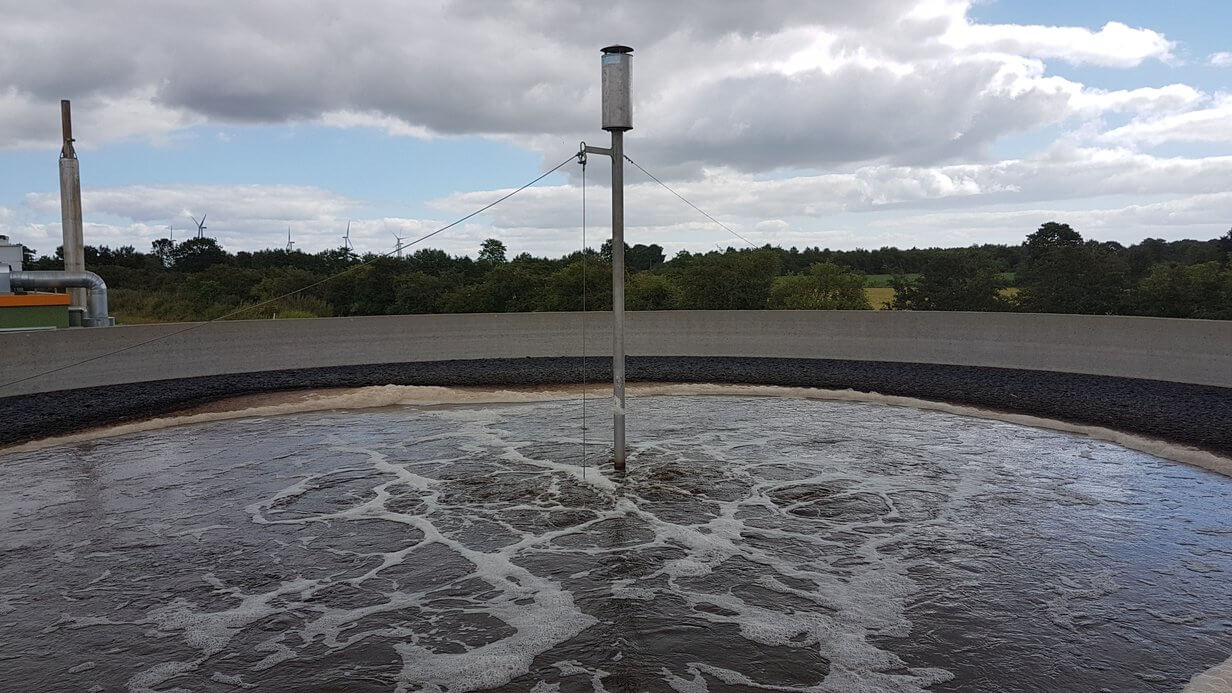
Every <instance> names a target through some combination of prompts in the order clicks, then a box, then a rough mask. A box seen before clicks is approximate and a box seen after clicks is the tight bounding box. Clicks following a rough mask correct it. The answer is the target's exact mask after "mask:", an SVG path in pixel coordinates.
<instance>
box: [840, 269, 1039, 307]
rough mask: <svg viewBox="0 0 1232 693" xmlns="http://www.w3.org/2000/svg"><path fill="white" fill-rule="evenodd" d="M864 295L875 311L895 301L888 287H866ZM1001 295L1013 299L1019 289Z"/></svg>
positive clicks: (892, 290) (1010, 289)
mask: <svg viewBox="0 0 1232 693" xmlns="http://www.w3.org/2000/svg"><path fill="white" fill-rule="evenodd" d="M870 276H881V275H870ZM864 295H865V296H867V297H868V302H869V304H871V305H872V306H873V310H884V309H885V304H887V303H889V302H890V301H893V300H894V289H891V288H890V287H888V286H866V287H864ZM1001 295H1002V296H1004V297H1006V298H1013V297H1015V296H1017V295H1018V287H1016V286H1011V287H1009V288H1008V289H1001Z"/></svg>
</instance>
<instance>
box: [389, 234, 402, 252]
mask: <svg viewBox="0 0 1232 693" xmlns="http://www.w3.org/2000/svg"><path fill="white" fill-rule="evenodd" d="M390 233H393V235H394V238H395V239H396V240H397V241H398V244H397V245H395V246H394V250H396V251H397V252H398V257H399V258H401V257H402V239H403V238H404V237H403V236H399V235H398V234H396V233H394V232H393V231H390Z"/></svg>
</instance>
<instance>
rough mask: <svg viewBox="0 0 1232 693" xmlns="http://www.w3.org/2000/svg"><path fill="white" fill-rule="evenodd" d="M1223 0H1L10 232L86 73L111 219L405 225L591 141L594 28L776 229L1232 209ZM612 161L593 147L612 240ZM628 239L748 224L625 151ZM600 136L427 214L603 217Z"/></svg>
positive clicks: (688, 148)
mask: <svg viewBox="0 0 1232 693" xmlns="http://www.w3.org/2000/svg"><path fill="white" fill-rule="evenodd" d="M1228 26H1232V3H1230V2H1227V1H1226V0H1174V1H1173V2H1166V3H1165V2H1158V0H1150V1H1147V0H1116V1H1112V0H1083V1H1082V2H1073V1H1072V0H983V1H976V2H972V1H970V0H864V1H862V2H845V1H843V2H839V1H838V0H826V1H817V2H798V1H797V0H677V1H676V2H672V3H663V2H660V1H659V0H625V1H623V2H611V3H602V4H601V3H582V2H578V1H574V2H566V1H563V0H559V1H552V2H548V1H546V0H542V1H536V0H524V1H522V2H516V3H509V2H505V3H498V2H489V1H487V0H442V1H439V2H418V3H406V2H399V1H396V0H387V1H386V0H357V1H355V2H345V3H344V2H330V3H325V2H292V1H291V0H268V1H267V0H253V1H250V2H244V3H199V2H190V1H188V0H165V1H161V2H153V1H136V0H111V1H109V2H106V3H78V2H69V1H59V0H41V1H40V2H29V1H28V0H0V234H7V235H8V236H10V238H11V239H12V240H13V241H15V242H19V243H23V244H25V245H27V246H29V247H33V248H35V249H37V250H38V251H39V252H40V253H50V252H53V251H54V249H55V247H56V246H57V245H59V243H60V241H59V239H60V233H61V232H60V211H59V192H58V185H59V183H58V173H57V171H58V168H57V159H58V156H59V151H60V123H59V113H60V109H59V101H60V99H70V100H71V101H72V104H73V121H74V122H73V128H74V136H75V137H76V139H77V142H76V148H77V152H78V157H79V159H80V165H81V177H82V194H83V204H84V209H85V211H84V217H85V237H86V243H88V244H92V245H109V246H112V247H115V246H121V245H132V246H135V247H137V248H138V249H139V250H147V249H148V248H149V246H150V242H151V241H152V240H154V239H156V238H161V237H166V236H167V235H168V233H169V230H170V229H172V228H173V229H174V230H173V233H174V237H175V238H176V239H181V238H186V237H188V236H189V235H191V234H195V228H193V221H192V220H191V219H190V218H189V217H190V216H196V217H197V218H200V217H201V215H202V214H206V215H208V217H207V219H206V226H207V230H206V232H205V233H206V235H209V236H212V237H215V238H217V239H218V240H219V242H220V243H222V244H223V245H224V247H226V248H227V249H229V250H232V251H236V250H255V249H260V248H267V247H284V246H285V245H286V242H287V234H288V229H289V230H290V234H291V239H292V240H293V241H294V243H295V247H296V248H298V249H302V250H306V251H310V252H311V251H318V250H323V249H326V248H334V247H338V246H339V245H341V244H342V242H343V241H342V238H341V237H342V235H343V233H344V232H345V231H346V228H347V226H348V224H350V229H351V230H350V238H351V241H352V243H353V245H354V247H355V248H356V250H358V251H360V252H365V251H372V252H389V251H391V250H392V249H393V248H394V245H395V243H396V241H395V236H399V237H402V238H404V239H406V241H409V240H410V239H414V238H416V237H417V236H419V235H422V234H425V233H428V232H430V231H432V230H435V229H437V228H439V227H441V226H443V225H444V224H447V223H449V222H451V221H453V220H454V219H456V218H458V217H460V216H462V215H464V214H467V213H469V212H471V211H473V210H474V209H476V208H479V207H482V206H483V205H486V204H488V203H489V202H491V201H493V200H495V199H497V198H499V197H500V196H502V195H503V194H505V193H507V192H508V191H509V190H511V189H514V188H517V187H519V186H521V185H522V184H524V183H526V182H528V181H530V180H532V179H534V178H535V177H537V176H539V175H540V174H541V173H543V172H544V171H547V170H550V169H552V168H553V167H554V166H556V165H557V164H559V163H561V162H562V161H566V160H569V159H570V157H571V155H572V154H573V153H574V152H576V150H577V148H578V145H579V142H581V141H586V142H588V143H590V144H592V145H598V146H606V145H607V144H608V135H607V133H605V132H603V131H602V130H601V129H600V123H599V109H600V93H599V86H600V82H599V75H600V63H599V56H600V53H599V49H600V48H601V47H603V46H606V45H610V44H613V43H621V44H625V45H629V46H632V47H633V48H634V53H633V56H634V57H633V62H634V68H633V73H634V78H633V100H634V129H633V130H632V131H630V132H629V133H626V135H625V151H626V153H627V154H628V155H629V156H630V157H631V158H633V159H634V160H636V161H637V162H638V163H639V164H641V165H642V166H644V167H645V168H646V169H647V170H648V171H650V172H651V173H653V174H655V175H656V176H657V177H659V178H660V179H662V180H663V181H664V182H665V183H667V185H669V186H671V187H672V188H673V189H675V190H676V191H677V192H679V193H680V194H681V195H683V196H684V197H686V198H687V199H689V200H690V201H692V202H693V203H695V204H696V205H697V206H698V207H700V208H702V209H704V210H706V211H707V212H708V213H709V214H711V215H712V216H714V217H716V218H718V219H719V220H721V221H723V223H724V224H726V225H728V226H729V227H731V229H733V230H734V231H736V232H737V233H738V234H739V235H741V236H743V237H745V238H747V239H749V240H750V241H752V242H754V243H756V244H763V243H771V244H775V245H781V246H784V247H791V246H797V247H806V246H807V247H812V246H819V247H829V248H836V249H850V248H878V247H883V246H898V247H913V246H916V247H927V246H946V247H950V246H965V245H971V244H977V243H1015V244H1016V243H1019V242H1021V241H1022V240H1023V238H1024V237H1025V236H1026V235H1027V234H1028V233H1030V232H1031V231H1033V230H1034V229H1035V228H1037V227H1038V226H1039V225H1040V224H1042V223H1044V222H1047V221H1054V220H1055V221H1062V222H1067V223H1069V224H1071V225H1072V226H1073V227H1074V228H1075V229H1077V230H1078V231H1079V232H1080V233H1082V234H1083V235H1084V236H1085V237H1088V238H1097V239H1099V240H1115V241H1119V242H1122V243H1132V242H1137V241H1140V240H1142V239H1143V238H1147V237H1151V238H1164V239H1170V240H1171V239H1182V238H1198V239H1207V238H1214V237H1216V236H1219V235H1221V234H1223V233H1224V232H1225V231H1227V230H1228V229H1229V228H1232V39H1229V38H1228V34H1227V32H1226V27H1228ZM609 166H610V164H609V162H608V160H607V159H605V158H603V157H600V156H591V157H590V159H589V164H588V166H587V170H586V196H587V217H586V219H587V224H588V244H589V245H591V246H592V247H595V246H598V244H599V243H600V242H601V241H602V239H603V238H604V237H607V236H609V235H610V227H609V225H608V223H609V220H610V213H611V212H610V206H609V204H608V201H609V199H610V188H609V187H608V178H609ZM626 168H627V171H626V175H625V179H626V193H625V200H626V202H625V218H626V241H627V242H629V243H631V244H632V243H658V244H659V245H661V246H664V248H666V249H667V250H668V253H669V255H670V254H672V253H674V252H676V251H678V250H682V249H687V250H691V251H706V250H711V249H713V248H715V247H716V246H718V247H727V246H734V247H741V246H743V245H744V242H743V241H741V240H739V239H737V238H735V237H733V236H732V235H730V234H729V233H728V232H727V231H725V230H724V229H723V228H721V227H720V226H718V225H716V224H714V223H712V222H710V221H709V220H707V219H706V218H705V217H703V216H702V215H700V214H699V213H698V212H697V211H695V210H694V209H692V208H690V207H689V206H687V205H685V204H684V203H682V202H681V201H680V200H679V199H677V198H676V197H675V196H673V195H672V194H671V193H669V192H668V191H666V190H664V189H663V188H661V187H660V186H659V185H658V184H656V183H654V182H652V181H650V180H649V179H647V178H646V177H645V176H644V175H643V174H642V173H641V172H640V171H637V170H636V169H634V168H632V167H626ZM581 224H582V177H581V167H580V166H579V165H578V164H577V163H576V162H574V161H570V162H569V163H567V164H566V165H565V166H564V167H562V168H561V169H560V170H559V171H557V172H556V173H554V174H552V175H550V176H548V177H547V178H545V179H544V180H543V181H542V182H540V183H539V184H538V185H537V186H535V187H533V188H531V189H528V190H527V191H525V192H523V193H521V194H519V195H517V196H515V197H513V198H511V199H510V200H509V201H507V202H505V203H502V204H501V205H498V206H497V207H495V208H493V209H492V210H491V211H489V212H486V213H484V214H482V215H479V216H477V217H475V218H473V219H471V220H470V221H468V222H466V223H464V224H461V225H459V226H457V227H454V228H451V229H449V230H448V231H445V232H444V233H442V234H440V235H438V236H435V237H433V238H431V239H430V240H429V241H425V242H424V244H423V245H424V246H425V247H436V248H443V249H445V250H447V251H449V252H451V253H456V254H471V255H474V254H475V253H476V252H477V249H478V247H479V245H480V243H481V242H482V241H483V239H485V238H498V239H500V240H502V241H503V242H504V243H505V244H506V246H507V247H508V249H509V252H510V254H511V255H516V254H518V253H522V252H529V253H532V254H534V255H551V256H555V255H563V254H565V253H568V252H571V251H573V250H576V249H578V248H579V247H580V246H581Z"/></svg>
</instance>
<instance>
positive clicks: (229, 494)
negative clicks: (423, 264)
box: [0, 387, 1232, 691]
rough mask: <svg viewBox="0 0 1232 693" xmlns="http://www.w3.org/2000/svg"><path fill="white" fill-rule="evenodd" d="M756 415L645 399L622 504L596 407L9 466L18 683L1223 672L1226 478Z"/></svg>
mask: <svg viewBox="0 0 1232 693" xmlns="http://www.w3.org/2000/svg"><path fill="white" fill-rule="evenodd" d="M752 392H754V391H751V390H744V391H741V390H721V389H697V388H692V389H691V388H688V387H676V388H674V389H673V388H661V389H658V390H651V389H644V390H643V391H641V392H635V393H634V394H637V395H639V396H637V397H636V398H635V399H631V401H632V402H635V403H636V408H635V409H633V410H632V412H633V413H634V415H632V416H631V418H630V420H629V434H630V435H629V440H630V443H631V445H632V446H633V448H632V451H631V454H630V457H629V472H628V474H627V475H624V476H615V475H614V474H613V473H612V472H611V471H610V468H609V467H605V465H604V464H603V462H604V461H605V459H606V455H607V451H608V448H609V446H610V437H609V438H607V439H606V440H605V436H610V431H609V428H608V423H609V422H608V419H607V411H606V409H605V408H602V407H599V406H593V405H592V407H591V409H590V416H591V418H590V428H589V430H588V432H587V443H588V444H587V446H586V453H585V456H584V455H583V445H582V423H583V422H582V421H581V418H580V414H581V407H580V402H579V400H578V399H577V392H576V391H567V392H563V393H556V394H550V393H549V394H546V395H545V394H543V393H536V392H512V393H510V392H506V393H503V394H499V393H498V394H493V393H475V392H470V393H458V392H457V391H453V392H448V391H444V390H440V389H435V388H430V389H417V388H398V387H382V388H366V389H358V390H352V391H348V392H345V393H341V394H327V395H324V396H322V397H321V398H319V399H317V398H314V397H313V396H295V397H282V398H278V399H276V400H275V401H273V402H265V401H260V400H258V401H255V402H247V403H245V404H244V405H243V406H249V407H251V406H256V405H263V406H264V408H260V407H258V408H250V409H246V410H243V411H239V412H236V411H234V410H232V409H233V408H228V407H221V408H218V409H216V410H215V411H199V412H197V413H196V414H195V416H194V417H193V418H189V419H180V420H178V421H171V422H154V423H142V424H135V425H132V426H131V427H130V428H129V429H128V430H127V431H112V433H117V434H119V435H113V436H109V437H99V436H97V435H94V434H91V435H86V436H82V437H80V438H78V439H76V440H72V441H61V442H60V443H58V444H54V445H51V446H49V447H41V448H39V449H27V450H25V451H22V450H17V451H14V452H11V453H9V454H8V455H5V456H4V457H3V458H0V459H2V460H3V464H0V512H2V513H4V522H2V523H0V551H3V557H4V560H3V561H0V624H3V633H4V642H5V649H4V656H3V657H2V658H0V676H3V678H4V680H6V681H9V682H14V681H22V682H26V685H27V686H28V687H29V688H31V689H47V690H67V689H78V688H80V689H89V688H90V686H91V685H97V686H102V688H103V689H107V690H111V689H124V688H127V689H129V690H172V689H176V688H177V687H178V688H179V689H188V690H215V689H218V690H229V689H231V688H234V687H249V686H257V687H258V690H359V691H365V690H374V691H375V690H381V691H394V690H402V691H418V690H448V691H463V690H479V689H494V690H509V691H514V690H519V691H525V690H534V691H549V690H560V691H566V690H569V691H572V690H586V691H589V690H608V691H624V690H654V691H671V690H675V691H705V690H709V691H728V690H731V691H744V690H766V689H772V690H835V691H859V690H869V691H920V690H928V691H961V690H1002V691H1038V690H1101V689H1108V690H1145V691H1175V690H1178V689H1180V688H1181V687H1183V686H1184V685H1185V684H1186V683H1187V682H1188V681H1190V679H1191V677H1193V676H1195V675H1196V674H1198V673H1199V672H1202V671H1203V670H1205V669H1207V668H1209V667H1212V666H1215V665H1217V664H1219V663H1220V662H1221V661H1223V660H1224V659H1226V658H1227V657H1228V655H1229V654H1230V653H1232V624H1230V623H1229V621H1228V618H1227V614H1229V613H1232V591H1229V590H1228V589H1227V575H1228V574H1229V573H1230V572H1232V515H1230V514H1229V513H1228V512H1227V508H1228V507H1230V505H1232V480H1230V479H1229V478H1227V477H1225V476H1221V475H1219V474H1216V473H1213V472H1211V471H1207V470H1203V469H1200V468H1197V467H1194V466H1188V465H1182V464H1178V463H1175V462H1170V461H1166V460H1164V459H1161V458H1160V457H1156V456H1152V455H1150V454H1146V453H1144V452H1139V451H1134V450H1130V449H1128V448H1125V447H1122V446H1119V445H1116V444H1114V443H1111V442H1106V441H1101V440H1097V439H1094V438H1091V437H1088V436H1085V435H1081V434H1078V433H1072V432H1060V431H1052V430H1045V429H1042V428H1036V427H1028V426H1023V425H1018V424H1015V423H1008V422H1004V421H995V420H987V419H980V418H972V417H969V416H958V415H955V414H952V413H944V412H938V411H924V410H920V409H915V408H909V407H901V406H886V405H885V404H878V403H870V402H855V401H846V402H844V401H819V400H814V399H805V398H801V397H798V396H757V397H754V396H750V394H751V393H752ZM699 393H710V394H711V395H712V396H702V395H701V394H699ZM756 393H757V394H761V395H767V394H774V393H773V392H771V391H768V390H764V389H763V390H757V391H756ZM783 393H784V394H787V395H798V394H800V393H799V392H789V391H783ZM609 394H610V393H609ZM376 405H383V406H376ZM168 423H172V424H174V423H179V424H180V425H171V426H168V425H167V424H168ZM143 429H145V430H143ZM584 460H585V461H584Z"/></svg>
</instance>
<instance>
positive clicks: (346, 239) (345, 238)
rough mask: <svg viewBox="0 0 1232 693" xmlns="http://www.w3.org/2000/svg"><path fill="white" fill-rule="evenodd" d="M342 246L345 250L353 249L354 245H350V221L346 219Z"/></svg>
mask: <svg viewBox="0 0 1232 693" xmlns="http://www.w3.org/2000/svg"><path fill="white" fill-rule="evenodd" d="M342 248H343V250H346V251H347V252H350V251H352V250H354V248H355V246H353V245H351V222H350V221H347V232H346V235H345V236H343V237H342Z"/></svg>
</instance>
